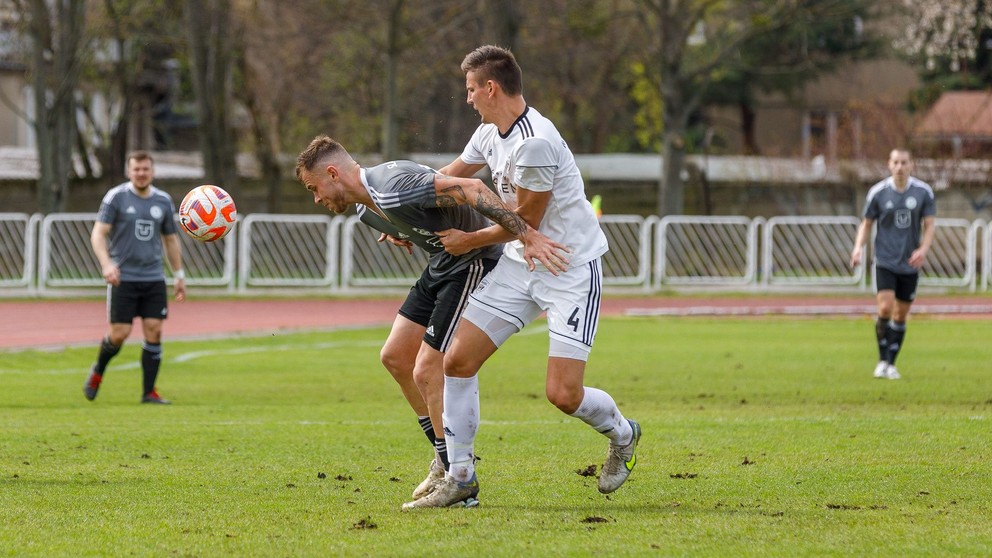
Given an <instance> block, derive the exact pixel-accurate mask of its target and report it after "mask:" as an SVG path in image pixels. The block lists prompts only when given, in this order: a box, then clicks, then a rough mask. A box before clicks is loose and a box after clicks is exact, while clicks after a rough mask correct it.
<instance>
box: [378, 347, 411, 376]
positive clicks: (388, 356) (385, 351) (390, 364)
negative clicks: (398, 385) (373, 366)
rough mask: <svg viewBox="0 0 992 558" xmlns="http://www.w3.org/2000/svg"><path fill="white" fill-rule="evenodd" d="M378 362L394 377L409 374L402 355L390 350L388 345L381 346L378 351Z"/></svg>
mask: <svg viewBox="0 0 992 558" xmlns="http://www.w3.org/2000/svg"><path fill="white" fill-rule="evenodd" d="M379 362H381V363H382V366H383V367H385V368H386V370H388V371H389V373H390V374H392V375H393V377H394V378H399V377H400V376H405V375H408V374H409V365H407V364H406V363H404V359H403V357H402V355H400V354H398V353H396V352H395V351H391V350H390V349H389V347H383V348H382V350H381V351H379Z"/></svg>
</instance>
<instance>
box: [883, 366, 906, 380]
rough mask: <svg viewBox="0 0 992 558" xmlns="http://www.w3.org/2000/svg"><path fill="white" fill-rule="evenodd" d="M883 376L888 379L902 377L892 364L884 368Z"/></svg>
mask: <svg viewBox="0 0 992 558" xmlns="http://www.w3.org/2000/svg"><path fill="white" fill-rule="evenodd" d="M885 377H886V378H888V379H890V380H898V379H899V378H902V376H900V375H899V371H898V370H896V367H895V366H894V365H892V364H890V365H889V366H888V367H887V368H886V369H885Z"/></svg>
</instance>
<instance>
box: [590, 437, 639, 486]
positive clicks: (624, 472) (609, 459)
mask: <svg viewBox="0 0 992 558" xmlns="http://www.w3.org/2000/svg"><path fill="white" fill-rule="evenodd" d="M627 422H629V423H630V429H631V431H632V434H631V437H630V441H629V442H627V443H626V444H625V445H623V446H619V445H616V444H614V443H612V442H611V443H610V450H609V451H608V452H607V453H606V463H603V470H602V471H600V473H599V491H600V492H602V493H603V494H609V493H610V492H613V491H614V490H616V489H618V488H620V485H622V484H623V483H624V481H626V480H627V477H629V476H630V472H631V471H633V470H634V465H636V464H637V456H636V455H634V450H635V449H636V448H637V441H638V440H640V439H641V425H639V424H637V423H636V422H634V421H632V420H630V419H627Z"/></svg>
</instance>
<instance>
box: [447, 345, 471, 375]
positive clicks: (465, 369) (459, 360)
mask: <svg viewBox="0 0 992 558" xmlns="http://www.w3.org/2000/svg"><path fill="white" fill-rule="evenodd" d="M477 371H478V369H477V368H476V367H475V364H474V363H473V362H472V361H470V360H469V358H468V355H465V354H463V353H462V351H458V350H449V351H448V352H447V353H445V354H444V375H445V376H452V377H454V378H471V377H472V376H474V375H475V373H476V372H477Z"/></svg>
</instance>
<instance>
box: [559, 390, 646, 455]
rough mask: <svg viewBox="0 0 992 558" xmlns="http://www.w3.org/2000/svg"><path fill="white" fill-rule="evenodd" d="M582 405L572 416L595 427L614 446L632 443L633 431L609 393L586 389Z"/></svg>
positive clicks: (580, 404)
mask: <svg viewBox="0 0 992 558" xmlns="http://www.w3.org/2000/svg"><path fill="white" fill-rule="evenodd" d="M583 389H585V395H583V396H582V403H579V408H578V409H576V410H575V412H574V413H572V416H573V417H575V418H577V419H579V420H581V421H582V422H584V423H586V424H588V425H589V426H591V427H593V428H594V429H595V430H596V432H599V433H600V434H602V435H604V436H606V437H607V438H609V439H610V441H611V442H612V443H614V444H620V445H622V444H627V443H630V437H631V436H632V435H633V433H634V432H633V429H631V427H630V423H629V422H627V419H625V418H623V414H622V413H621V412H620V409H619V408H618V407H617V404H616V402H615V401H613V398H612V397H610V394H609V393H606V392H605V391H603V390H601V389H596V388H591V387H585V388H583Z"/></svg>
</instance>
